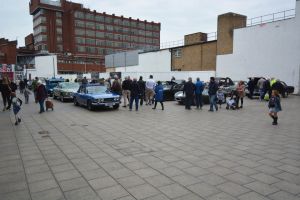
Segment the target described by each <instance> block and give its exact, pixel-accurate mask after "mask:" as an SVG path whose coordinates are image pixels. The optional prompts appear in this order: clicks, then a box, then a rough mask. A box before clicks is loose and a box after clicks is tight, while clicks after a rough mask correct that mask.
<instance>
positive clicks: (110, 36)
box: [105, 33, 114, 39]
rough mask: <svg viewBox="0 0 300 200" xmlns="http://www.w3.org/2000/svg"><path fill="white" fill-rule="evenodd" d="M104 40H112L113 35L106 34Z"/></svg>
mask: <svg viewBox="0 0 300 200" xmlns="http://www.w3.org/2000/svg"><path fill="white" fill-rule="evenodd" d="M105 38H108V39H114V35H113V34H112V33H106V35H105Z"/></svg>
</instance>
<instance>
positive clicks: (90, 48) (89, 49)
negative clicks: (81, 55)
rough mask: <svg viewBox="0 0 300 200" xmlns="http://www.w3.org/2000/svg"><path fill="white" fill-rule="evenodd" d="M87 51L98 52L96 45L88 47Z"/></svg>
mask: <svg viewBox="0 0 300 200" xmlns="http://www.w3.org/2000/svg"><path fill="white" fill-rule="evenodd" d="M86 52H87V53H95V52H96V48H95V47H86Z"/></svg>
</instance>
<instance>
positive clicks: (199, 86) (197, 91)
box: [195, 77, 204, 109]
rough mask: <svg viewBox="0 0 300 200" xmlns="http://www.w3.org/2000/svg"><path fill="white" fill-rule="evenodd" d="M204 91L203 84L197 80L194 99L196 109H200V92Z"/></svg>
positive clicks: (201, 104)
mask: <svg viewBox="0 0 300 200" xmlns="http://www.w3.org/2000/svg"><path fill="white" fill-rule="evenodd" d="M203 90H204V83H203V82H202V81H200V78H199V77H198V78H197V82H196V84H195V97H196V107H197V109H199V107H200V109H202V106H203V103H202V92H203Z"/></svg>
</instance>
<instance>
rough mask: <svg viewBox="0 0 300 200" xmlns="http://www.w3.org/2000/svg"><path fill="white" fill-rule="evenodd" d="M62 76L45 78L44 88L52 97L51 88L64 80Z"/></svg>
mask: <svg viewBox="0 0 300 200" xmlns="http://www.w3.org/2000/svg"><path fill="white" fill-rule="evenodd" d="M64 81H65V80H64V79H63V78H51V79H47V80H46V90H47V93H48V95H49V96H51V97H52V95H53V89H54V88H55V87H56V86H57V85H58V83H61V82H64Z"/></svg>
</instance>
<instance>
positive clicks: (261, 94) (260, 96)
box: [259, 89, 265, 101]
mask: <svg viewBox="0 0 300 200" xmlns="http://www.w3.org/2000/svg"><path fill="white" fill-rule="evenodd" d="M264 97H265V92H264V90H263V89H259V100H261V101H262V100H263V99H264Z"/></svg>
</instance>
